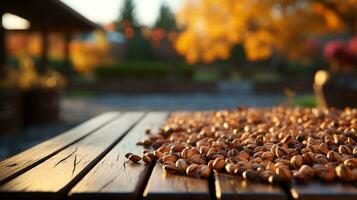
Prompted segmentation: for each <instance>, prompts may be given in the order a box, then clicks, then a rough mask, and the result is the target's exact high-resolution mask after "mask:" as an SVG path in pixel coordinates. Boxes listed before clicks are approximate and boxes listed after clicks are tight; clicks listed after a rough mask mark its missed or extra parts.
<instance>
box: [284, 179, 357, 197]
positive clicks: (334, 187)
mask: <svg viewBox="0 0 357 200" xmlns="http://www.w3.org/2000/svg"><path fill="white" fill-rule="evenodd" d="M290 192H291V195H292V197H293V198H294V199H300V200H316V199H323V200H334V199H339V200H340V199H341V200H352V199H353V200H356V199H357V187H356V186H353V185H352V184H348V183H346V184H344V183H337V182H332V183H322V182H319V181H313V182H310V183H306V184H297V183H294V184H292V186H291V189H290Z"/></svg>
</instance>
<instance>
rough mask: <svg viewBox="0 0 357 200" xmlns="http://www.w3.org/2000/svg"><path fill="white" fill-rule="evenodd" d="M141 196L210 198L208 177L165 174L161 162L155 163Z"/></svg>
mask: <svg viewBox="0 0 357 200" xmlns="http://www.w3.org/2000/svg"><path fill="white" fill-rule="evenodd" d="M143 197H144V198H145V199H155V200H160V199H162V200H167V199H170V200H179V199H181V200H182V199H185V200H191V199H192V200H193V199H194V200H201V199H202V200H203V199H210V193H209V184H208V179H199V178H193V177H187V176H181V175H174V174H165V173H163V171H162V169H161V164H160V163H156V165H155V167H154V169H153V172H152V174H151V176H150V178H149V181H148V184H147V186H146V188H145V191H144V194H143Z"/></svg>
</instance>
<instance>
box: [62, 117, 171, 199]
mask: <svg viewBox="0 0 357 200" xmlns="http://www.w3.org/2000/svg"><path fill="white" fill-rule="evenodd" d="M167 115H168V114H167V113H149V114H147V115H146V116H145V118H143V119H142V120H141V121H140V122H139V123H138V124H137V125H136V126H135V127H134V128H133V129H132V130H131V131H130V132H129V133H128V134H127V135H126V136H125V137H124V138H123V139H122V140H121V141H120V142H119V143H118V144H117V145H116V146H115V147H114V148H113V149H112V150H111V151H110V152H109V153H108V154H107V155H106V156H105V157H104V158H103V159H102V160H101V161H100V162H99V163H98V164H97V165H96V166H95V167H94V168H93V169H92V170H91V171H90V172H89V173H88V174H87V175H86V176H85V177H84V178H83V179H82V180H81V181H80V182H79V183H78V184H77V185H76V186H75V187H74V188H73V189H72V190H71V191H70V193H69V195H70V199H138V197H139V192H140V191H141V189H142V188H143V187H144V186H143V183H144V180H145V177H147V176H148V175H149V174H148V173H149V169H150V166H149V165H144V164H143V162H142V161H141V164H133V163H132V162H128V160H127V159H126V158H125V156H124V155H125V154H126V153H127V152H132V153H135V154H138V155H142V153H141V150H142V147H141V146H138V145H136V142H137V141H140V140H142V139H144V138H146V136H145V129H147V128H150V129H151V130H152V131H153V132H155V131H156V130H157V129H158V128H159V127H160V126H161V124H162V123H163V122H164V121H165V119H166V117H167ZM140 195H141V194H140Z"/></svg>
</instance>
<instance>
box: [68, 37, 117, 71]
mask: <svg viewBox="0 0 357 200" xmlns="http://www.w3.org/2000/svg"><path fill="white" fill-rule="evenodd" d="M95 39H96V41H94V42H83V41H74V42H72V43H71V46H70V51H71V58H72V62H73V64H74V67H75V69H76V70H77V71H78V72H80V73H83V74H86V73H89V72H91V71H92V70H93V69H94V68H95V67H96V66H97V65H98V64H100V63H105V62H109V61H110V60H111V57H110V55H109V48H110V45H109V43H108V41H107V39H106V36H105V33H103V32H101V31H98V32H95Z"/></svg>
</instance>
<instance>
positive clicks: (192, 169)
mask: <svg viewBox="0 0 357 200" xmlns="http://www.w3.org/2000/svg"><path fill="white" fill-rule="evenodd" d="M198 171H199V166H198V165H197V164H191V165H190V166H188V167H187V168H186V174H187V175H188V176H194V175H196V173H197V172H198Z"/></svg>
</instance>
